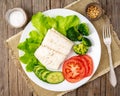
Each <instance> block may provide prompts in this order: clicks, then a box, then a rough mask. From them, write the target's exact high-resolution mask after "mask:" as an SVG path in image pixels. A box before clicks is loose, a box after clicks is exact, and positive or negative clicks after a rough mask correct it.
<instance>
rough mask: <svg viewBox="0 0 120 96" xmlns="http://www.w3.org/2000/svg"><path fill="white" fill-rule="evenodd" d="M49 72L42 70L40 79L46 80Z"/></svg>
mask: <svg viewBox="0 0 120 96" xmlns="http://www.w3.org/2000/svg"><path fill="white" fill-rule="evenodd" d="M50 72H51V71H49V70H46V71H44V72H43V73H42V80H43V81H46V77H47V75H48V74H49V73H50Z"/></svg>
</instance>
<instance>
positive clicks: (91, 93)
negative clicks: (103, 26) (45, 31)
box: [0, 0, 120, 96]
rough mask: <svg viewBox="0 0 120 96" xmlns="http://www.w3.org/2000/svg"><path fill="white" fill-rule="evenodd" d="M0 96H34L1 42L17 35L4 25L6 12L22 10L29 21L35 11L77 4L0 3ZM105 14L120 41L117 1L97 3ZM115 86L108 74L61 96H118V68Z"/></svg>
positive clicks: (61, 0) (41, 0) (57, 0)
mask: <svg viewBox="0 0 120 96" xmlns="http://www.w3.org/2000/svg"><path fill="white" fill-rule="evenodd" d="M0 1H1V2H0V96H37V95H35V93H33V92H32V90H31V89H30V88H29V87H28V85H27V84H26V82H25V80H24V78H22V76H21V74H20V73H19V71H18V70H17V69H16V67H15V65H14V63H13V62H12V60H11V59H10V54H9V52H8V49H7V48H6V47H5V45H4V41H5V40H6V39H7V38H9V37H11V36H12V35H14V34H16V33H18V32H19V31H20V30H22V28H20V29H15V28H12V27H11V26H9V25H8V23H7V22H6V21H5V13H6V11H7V10H8V9H11V8H14V7H22V8H23V9H25V11H26V12H27V14H28V20H30V18H31V16H32V15H33V14H34V13H36V12H38V11H45V10H48V9H51V8H62V7H64V6H66V5H68V4H70V3H71V2H73V1H76V0H0ZM99 1H100V4H101V6H102V8H103V9H104V10H105V14H107V15H108V17H109V18H110V21H111V23H112V24H113V27H114V30H115V31H116V32H117V34H118V36H119V38H120V6H119V5H120V0H99ZM115 71H116V74H117V80H118V85H117V86H116V88H113V87H112V86H111V85H110V83H109V76H108V75H109V74H106V75H104V76H102V77H99V78H97V79H96V80H94V81H92V82H90V83H87V84H85V85H83V86H82V87H80V88H78V89H76V90H74V91H71V92H69V93H67V94H65V95H64V96H120V91H119V90H120V66H119V67H117V68H116V69H115ZM48 96H49V95H48Z"/></svg>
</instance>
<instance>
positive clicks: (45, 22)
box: [31, 12, 80, 36]
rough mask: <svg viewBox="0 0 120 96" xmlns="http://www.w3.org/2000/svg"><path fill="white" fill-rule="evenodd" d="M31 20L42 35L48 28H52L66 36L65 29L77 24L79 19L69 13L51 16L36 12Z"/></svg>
mask: <svg viewBox="0 0 120 96" xmlns="http://www.w3.org/2000/svg"><path fill="white" fill-rule="evenodd" d="M31 22H32V24H33V26H34V27H35V28H36V29H37V30H38V31H39V32H40V33H41V32H42V33H43V34H44V35H45V34H46V33H47V31H48V29H50V28H54V29H56V30H57V31H58V32H60V33H61V34H63V35H65V36H66V30H67V29H69V28H70V27H72V26H76V25H78V24H79V23H80V20H79V18H78V17H77V16H76V15H69V16H66V17H63V16H56V17H55V18H53V17H49V16H45V15H44V14H42V13H41V12H38V13H37V14H35V15H33V17H32V20H31Z"/></svg>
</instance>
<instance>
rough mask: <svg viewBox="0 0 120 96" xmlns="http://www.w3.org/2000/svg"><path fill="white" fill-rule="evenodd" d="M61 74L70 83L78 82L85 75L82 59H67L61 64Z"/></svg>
mask: <svg viewBox="0 0 120 96" xmlns="http://www.w3.org/2000/svg"><path fill="white" fill-rule="evenodd" d="M63 75H64V77H65V79H66V80H67V81H69V82H71V83H74V82H78V81H80V80H81V79H83V78H84V77H85V67H84V64H83V62H82V61H80V60H77V59H75V60H74V59H71V58H70V59H68V60H66V61H65V62H64V64H63Z"/></svg>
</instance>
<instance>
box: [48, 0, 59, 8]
mask: <svg viewBox="0 0 120 96" xmlns="http://www.w3.org/2000/svg"><path fill="white" fill-rule="evenodd" d="M50 1H51V9H53V8H61V0H50Z"/></svg>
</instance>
